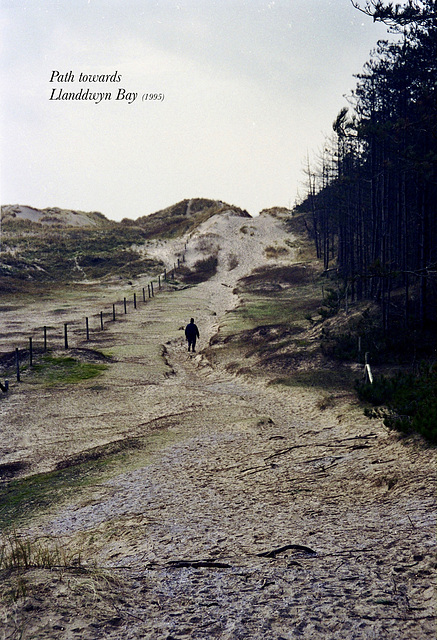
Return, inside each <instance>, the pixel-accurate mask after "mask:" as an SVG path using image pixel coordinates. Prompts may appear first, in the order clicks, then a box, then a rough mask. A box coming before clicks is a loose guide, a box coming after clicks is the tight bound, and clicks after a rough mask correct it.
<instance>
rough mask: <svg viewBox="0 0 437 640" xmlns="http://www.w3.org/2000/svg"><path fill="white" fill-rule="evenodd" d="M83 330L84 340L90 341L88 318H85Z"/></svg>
mask: <svg viewBox="0 0 437 640" xmlns="http://www.w3.org/2000/svg"><path fill="white" fill-rule="evenodd" d="M85 328H86V339H87V340H89V339H90V323H89V320H88V318H85Z"/></svg>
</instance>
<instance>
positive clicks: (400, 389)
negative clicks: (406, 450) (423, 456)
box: [355, 365, 437, 444]
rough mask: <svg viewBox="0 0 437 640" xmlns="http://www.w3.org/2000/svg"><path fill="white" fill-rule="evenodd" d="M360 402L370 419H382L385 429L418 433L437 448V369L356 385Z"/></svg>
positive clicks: (427, 368)
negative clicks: (365, 405)
mask: <svg viewBox="0 0 437 640" xmlns="http://www.w3.org/2000/svg"><path fill="white" fill-rule="evenodd" d="M355 388H356V390H357V392H358V395H359V397H360V399H361V400H363V401H366V402H369V403H370V404H372V405H373V406H374V408H373V409H368V408H367V409H366V410H365V414H366V415H367V416H369V417H371V418H379V419H381V418H382V419H383V422H384V425H385V426H386V427H388V428H389V429H395V430H397V431H400V432H401V433H404V434H407V435H409V434H412V433H419V434H420V435H421V436H423V437H424V438H425V439H426V440H428V441H429V442H432V443H433V444H437V366H436V365H433V366H431V367H429V366H425V365H423V366H422V367H421V370H420V371H419V373H417V374H412V373H404V372H398V373H397V374H396V375H395V376H392V377H385V376H378V377H376V378H375V379H374V381H373V384H370V383H356V385H355Z"/></svg>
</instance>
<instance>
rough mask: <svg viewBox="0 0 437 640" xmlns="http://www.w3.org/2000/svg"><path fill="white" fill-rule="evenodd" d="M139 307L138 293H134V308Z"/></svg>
mask: <svg viewBox="0 0 437 640" xmlns="http://www.w3.org/2000/svg"><path fill="white" fill-rule="evenodd" d="M136 308H137V294H136V293H134V309H136Z"/></svg>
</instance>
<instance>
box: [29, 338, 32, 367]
mask: <svg viewBox="0 0 437 640" xmlns="http://www.w3.org/2000/svg"><path fill="white" fill-rule="evenodd" d="M29 366H30V367H32V366H33V345H32V338H29Z"/></svg>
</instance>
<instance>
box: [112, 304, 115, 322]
mask: <svg viewBox="0 0 437 640" xmlns="http://www.w3.org/2000/svg"><path fill="white" fill-rule="evenodd" d="M112 319H113V320H114V322H115V304H113V305H112Z"/></svg>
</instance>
